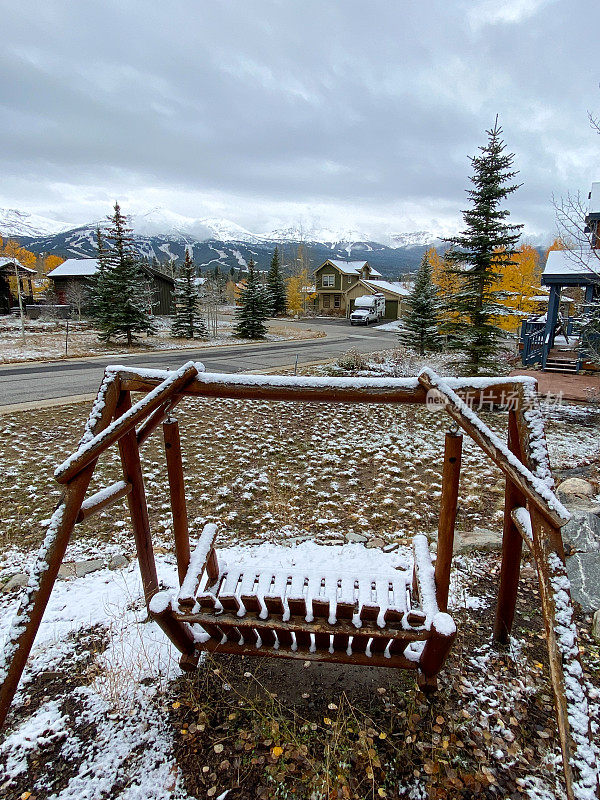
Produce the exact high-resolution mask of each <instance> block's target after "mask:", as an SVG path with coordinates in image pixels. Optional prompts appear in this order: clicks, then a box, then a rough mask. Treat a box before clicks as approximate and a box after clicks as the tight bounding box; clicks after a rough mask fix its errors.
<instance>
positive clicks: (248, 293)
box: [235, 257, 271, 339]
mask: <svg viewBox="0 0 600 800" xmlns="http://www.w3.org/2000/svg"><path fill="white" fill-rule="evenodd" d="M270 314H271V301H270V297H269V291H268V289H266V287H264V286H261V285H260V283H259V281H258V280H257V277H256V273H255V272H254V261H253V260H252V257H250V261H249V262H248V274H247V278H246V285H245V286H244V288H243V289H242V292H241V294H240V305H239V306H238V307H237V308H236V312H235V315H236V320H237V323H236V328H235V331H236V335H237V336H239V337H241V338H242V339H264V338H265V335H266V333H267V327H266V325H265V320H266V319H268V317H269V316H270Z"/></svg>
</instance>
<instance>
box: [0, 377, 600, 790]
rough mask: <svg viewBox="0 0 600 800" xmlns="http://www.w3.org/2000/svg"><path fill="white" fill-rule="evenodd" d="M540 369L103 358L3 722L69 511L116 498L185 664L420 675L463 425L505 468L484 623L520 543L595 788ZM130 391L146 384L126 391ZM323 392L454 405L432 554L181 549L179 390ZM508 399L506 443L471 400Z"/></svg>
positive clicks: (23, 623)
mask: <svg viewBox="0 0 600 800" xmlns="http://www.w3.org/2000/svg"><path fill="white" fill-rule="evenodd" d="M536 388H537V386H536V382H535V380H532V379H531V378H513V377H511V378H489V379H488V378H465V379H460V378H452V379H450V378H447V379H442V378H440V377H439V376H438V375H436V374H435V373H434V372H433V371H431V370H429V369H426V370H423V372H421V374H420V375H419V376H418V377H415V378H311V377H287V376H271V375H239V374H238V375H220V374H211V373H207V372H205V371H204V367H203V365H201V364H194V363H192V362H189V363H188V364H185V365H184V366H183V367H181V368H180V369H178V370H176V371H163V370H134V369H128V368H127V367H119V366H117V367H108V368H107V369H106V372H105V375H104V379H103V381H102V384H101V386H100V390H99V392H98V396H97V398H96V400H95V402H94V404H93V407H92V411H91V413H90V416H89V419H88V422H87V424H86V427H85V431H84V434H83V437H82V439H81V441H80V443H79V446H78V448H77V450H76V451H75V452H74V453H73V454H72V455H71V456H70V457H69V458H68V459H67V460H66V461H64V462H63V463H62V464H61V465H60V466H59V467H57V469H56V471H55V477H56V480H57V481H58V482H59V483H60V484H62V485H63V486H64V492H63V495H62V497H61V500H60V502H59V504H58V506H57V508H56V510H55V512H54V514H53V515H52V518H51V521H50V524H49V527H48V530H47V533H46V536H45V539H44V542H43V544H42V546H41V548H40V551H39V553H38V557H37V560H36V562H35V565H34V568H33V570H32V573H31V576H30V580H29V584H28V586H27V587H25V589H24V591H23V593H22V596H21V599H20V604H19V607H18V609H17V613H16V616H15V619H14V621H13V624H12V626H11V628H10V631H9V635H8V640H7V642H6V644H5V646H4V649H3V651H2V655H1V656H0V725H2V724H3V722H4V720H5V718H6V715H7V713H8V710H9V707H10V704H11V702H12V699H13V697H14V694H15V692H16V690H17V686H18V684H19V680H20V678H21V675H22V673H23V669H24V667H25V663H26V661H27V658H28V655H29V652H30V650H31V647H32V645H33V642H34V639H35V636H36V633H37V630H38V628H39V624H40V621H41V619H42V616H43V614H44V610H45V608H46V605H47V603H48V599H49V597H50V594H51V591H52V587H53V585H54V581H55V580H56V577H57V574H58V570H59V567H60V564H61V561H62V559H63V557H64V554H65V551H66V547H67V544H68V541H69V537H70V535H71V533H72V531H73V528H74V526H75V525H76V524H78V523H81V522H84V521H85V520H86V519H88V517H90V516H92V515H93V514H95V513H98V512H99V511H101V510H102V509H104V508H106V507H108V506H109V505H111V504H112V503H114V502H116V501H117V500H120V499H122V498H124V497H126V498H127V501H128V506H129V513H130V516H131V522H132V528H133V534H134V538H135V544H136V551H137V558H138V564H139V569H140V575H141V578H142V584H143V588H144V595H145V599H146V604H147V606H148V609H149V612H150V614H151V616H152V617H153V618H154V619H155V620H156V622H157V623H158V624H159V626H160V627H161V628H162V630H163V631H164V632H165V633H166V635H167V636H168V637H169V638H170V639H171V641H172V642H173V644H174V645H175V646H176V647H177V648H178V649H179V651H180V652H181V662H180V663H181V666H182V667H183V668H185V669H194V668H195V667H196V665H197V662H198V657H199V654H200V653H201V652H202V651H203V650H212V651H215V652H225V653H239V654H244V655H249V654H254V655H264V656H279V657H288V658H302V659H306V660H311V659H312V660H320V661H330V662H339V663H353V664H363V665H373V666H375V665H377V666H389V667H404V668H408V669H413V670H416V671H417V676H418V678H419V684H420V685H421V687H422V688H423V689H425V690H428V689H433V688H435V685H436V675H437V673H438V672H439V670H440V669H441V667H442V666H443V663H444V660H445V658H446V656H447V654H448V652H449V650H450V647H451V645H452V642H453V640H454V638H455V636H456V627H455V624H454V622H453V620H452V619H451V617H450V616H449V615H448V613H447V610H448V609H447V604H448V587H449V581H450V569H451V563H452V551H453V538H454V523H455V517H456V509H457V502H458V494H459V478H460V467H461V452H462V434H461V433H459V432H458V430H459V428H462V429H463V431H465V432H466V433H467V434H468V435H469V436H470V437H471V438H472V439H473V440H474V441H475V442H476V443H477V444H478V445H479V447H480V448H481V449H482V450H483V452H484V453H485V454H486V455H487V456H488V457H489V458H490V459H491V460H492V461H493V462H494V463H495V464H496V465H497V466H498V467H499V468H500V469H501V470H502V472H503V473H504V475H505V478H506V489H505V508H504V526H503V550H502V565H501V573H500V582H499V587H498V604H497V610H496V620H495V628H494V637H495V639H496V640H497V641H498V642H500V643H507V642H508V639H509V635H510V630H511V626H512V622H513V617H514V614H515V605H516V596H517V589H518V581H519V569H520V561H521V549H522V545H523V543H525V545H526V546H527V547H528V548H529V549H530V551H531V554H532V556H533V558H534V560H535V564H536V568H537V571H538V576H539V584H540V597H541V601H542V613H543V616H544V623H545V627H546V637H547V643H548V652H549V659H550V675H551V678H552V686H553V691H554V698H555V705H556V711H557V720H558V729H559V733H560V739H561V748H562V753H563V767H564V772H565V783H566V788H567V796H568V797H569V798H576V797H584V796H585V797H600V790H599V784H598V773H597V770H596V765H595V749H594V746H593V744H592V743H591V738H590V737H591V728H590V724H589V716H588V713H587V710H588V700H587V694H586V687H585V683H584V681H583V672H582V668H581V663H580V660H579V650H578V647H577V632H576V629H575V626H574V624H573V614H572V606H571V597H570V591H569V582H568V578H567V574H566V568H565V558H564V548H563V544H562V537H561V527H562V526H563V525H564V524H566V522H567V521H568V520H569V513H568V511H567V510H566V509H565V508H564V506H562V504H561V503H560V502H559V500H558V499H557V498H556V496H555V494H554V484H553V480H552V476H551V473H550V467H549V460H548V451H547V447H546V441H545V436H544V428H543V421H542V417H541V414H540V412H539V408H538V406H537V392H536ZM133 392H142V393H144V395H143V397H142V398H141V399H140V400H138V401H137V402H136V403H135V404H132V400H131V394H132V393H133ZM186 396H187V397H194V396H195V397H198V396H200V397H212V398H234V399H243V400H248V401H252V400H263V401H264V400H267V401H298V402H307V401H308V402H327V403H391V404H402V403H413V404H424V403H426V402H429V401H430V400H432V398H433V400H434V401H436V402H437V403H442V404H443V406H444V409H445V411H446V412H447V413H448V414H449V416H450V417H451V418H452V419H453V420H454V423H455V425H456V429H455V430H450V431H448V433H447V434H446V438H445V449H444V454H443V477H442V497H441V505H440V514H439V527H438V542H437V554H436V561H435V565H434V564H433V563H432V560H431V557H430V554H429V547H428V543H427V538H426V537H425V536H424V535H418V536H416V537H415V539H414V541H413V550H414V566H413V569H412V570H410V571H403V570H394V569H389V570H388V571H385V572H381V571H380V572H378V573H377V574H369V573H368V572H367V571H365V570H364V569H363V568H361V564H357V565H356V568H355V569H354V570H352V571H351V572H347V571H345V572H341V571H339V570H338V569H337V568H336V567H335V564H334V566H332V567H327V566H326V565H323V566H322V567H321V568H311V569H310V570H302V569H299V570H297V571H294V570H291V571H290V570H285V569H280V570H272V569H265V568H264V566H263V567H257V565H253V564H252V562H251V561H248V562H244V563H227V562H226V561H225V560H224V559H223V558H222V557H219V555H218V554H217V550H216V549H215V537H216V534H217V528H216V526H215V525H214V524H212V523H210V524H207V525H205V526H204V529H203V531H202V532H201V534H200V537H199V538H198V540H197V543H196V546H195V547H194V549H193V552H191V550H190V543H189V532H188V523H187V510H186V501H185V489H184V475H183V463H182V458H181V446H180V440H179V428H178V422H177V420H176V419H174V418H173V416H172V412H173V410H174V408H175V407H176V405H177V404H178V403H179V402H180V400H181V399H182V398H183V397H186ZM483 405H486V406H488V405H489V407H490V409H492V408H497V407H498V406H504V407H505V408H506V407H508V442H507V443H506V444H505V443H503V442H502V441H501V440H500V438H499V437H498V436H497V435H495V434H494V433H493V432H492V431H491V430H490V429H489V428H488V427H487V426H486V425H485V424H484V423H483V422H482V420H481V419H480V418H479V416H478V415H477V414H476V413H475V411H474V410H473V409H474V408H481V407H482V406H483ZM161 425H162V429H163V436H164V443H165V452H166V460H167V471H168V478H169V489H170V499H171V509H172V515H173V533H174V544H175V554H176V558H177V567H178V575H179V583H180V586H179V588H178V589H176V590H174V591H166V592H160V591H159V585H158V577H157V573H156V565H155V562H154V552H153V547H152V537H151V531H150V524H149V518H148V508H147V505H146V494H145V488H144V480H143V474H142V466H141V459H140V450H141V447H142V445H143V444H144V442H145V441H146V440H147V439H148V437H149V436H150V435H151V434H152V433H153V432H154V431H155V430H156V429H157V428H159V427H160V426H161ZM112 445H117V446H118V448H119V453H120V459H121V465H122V469H123V479H122V480H120V481H117V482H116V483H114V484H113V485H112V486H109V487H106V488H104V489H101V490H100V491H98V492H95V493H94V494H92V495H91V496H89V497H86V493H87V491H88V487H89V484H90V480H91V478H92V475H93V473H94V469H95V466H96V463H97V462H98V459H99V457H100V456H101V455H102V453H103V452H105V451H106V450H108V449H109V448H110V447H111V446H112Z"/></svg>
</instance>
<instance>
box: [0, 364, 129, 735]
mask: <svg viewBox="0 0 600 800" xmlns="http://www.w3.org/2000/svg"><path fill="white" fill-rule="evenodd" d="M118 396H119V387H118V379H115V380H114V381H113V382H112V383H109V384H108V386H107V387H106V390H105V395H104V405H103V407H102V411H101V412H100V414H99V415H98V416H97V417H96V418H95V419H94V422H93V423H92V427H91V432H92V433H93V434H96V433H98V432H99V431H101V430H103V429H104V428H106V426H107V425H108V424H109V422H110V420H111V417H112V415H113V412H114V410H115V407H116V405H117V398H118ZM95 466H96V461H93V462H92V463H91V464H89V465H88V466H87V467H86V468H85V469H84V470H83V471H82V472H81V473H80V474H79V475H78V476H77V477H76V478H75V480H73V481H72V482H71V483H70V484H68V485H67V486H66V487H65V491H64V494H63V496H62V498H61V500H60V502H59V504H58V506H57V509H56V511H55V512H54V515H53V516H54V517H56V515H58V514H59V513H60V511H61V509H62V514H61V515H60V517H59V521H58V524H57V527H56V530H55V533H54V537H53V539H52V540H51V541H50V543H49V546H48V548H47V549H46V551H45V552H44V553H43V554H42V553H41V552H40V556H39V557H38V559H39V558H40V557H41V559H42V563H40V561H39V560H38V562H37V563H36V565H35V566H34V567H33V571H34V572H35V571H36V570H37V571H38V578H37V585H34V586H32V588H26V589H25V591H24V593H23V595H22V597H21V602H20V604H19V608H18V610H17V613H16V616H15V622H14V623H13V625H15V623H16V624H18V625H19V633H18V635H17V636H16V637H15V638H14V640H13V641H12V642H10V641H9V642H7V643H6V646H5V651H4V653H3V654H2V655H3V658H4V659H5V661H6V663H5V665H4V680H3V681H2V685H0V727H1V726H2V725H3V723H4V720H5V719H6V715H7V714H8V709H9V708H10V704H11V703H12V700H13V697H14V696H15V692H16V691H17V687H18V685H19V681H20V679H21V675H22V674H23V670H24V669H25V664H26V662H27V658H28V657H29V653H30V652H31V648H32V646H33V642H34V641H35V637H36V634H37V632H38V629H39V627H40V623H41V621H42V617H43V616H44V612H45V610H46V606H47V605H48V600H49V599H50V595H51V593H52V589H53V587H54V582H55V581H56V577H57V575H58V569H59V567H60V564H61V562H62V560H63V558H64V555H65V551H66V549H67V545H68V543H69V538H70V536H71V533H72V531H73V528H74V526H75V522H76V520H77V516H78V514H79V511H80V509H81V504H82V503H83V500H84V498H85V494H86V492H87V489H88V486H89V483H90V480H91V478H92V475H93V472H94V468H95ZM43 563H45V565H46V566H45V568H44V567H43V566H42V564H43ZM32 577H34V576H33V573H32ZM1 660H2V659H1V658H0V661H1ZM1 667H2V665H1V664H0V672H1V671H2V670H1Z"/></svg>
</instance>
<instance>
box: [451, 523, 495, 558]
mask: <svg viewBox="0 0 600 800" xmlns="http://www.w3.org/2000/svg"><path fill="white" fill-rule="evenodd" d="M501 549H502V531H491V530H487V529H486V528H475V529H474V530H472V531H460V532H458V531H457V532H456V533H455V534H454V552H455V553H463V552H465V551H466V550H501Z"/></svg>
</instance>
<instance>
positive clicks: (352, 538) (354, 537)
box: [346, 533, 367, 543]
mask: <svg viewBox="0 0 600 800" xmlns="http://www.w3.org/2000/svg"><path fill="white" fill-rule="evenodd" d="M346 541H347V542H363V543H364V542H366V541H367V537H366V536H363V534H362V533H347V534H346Z"/></svg>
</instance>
